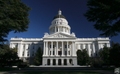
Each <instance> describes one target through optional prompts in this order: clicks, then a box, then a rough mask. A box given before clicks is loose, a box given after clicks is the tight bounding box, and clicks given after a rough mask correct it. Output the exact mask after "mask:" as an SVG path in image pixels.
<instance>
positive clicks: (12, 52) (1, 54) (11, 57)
mask: <svg viewBox="0 0 120 74" xmlns="http://www.w3.org/2000/svg"><path fill="white" fill-rule="evenodd" d="M18 62H19V58H18V55H17V48H9V45H6V44H4V45H3V46H2V47H0V66H11V65H15V64H17V63H18Z"/></svg>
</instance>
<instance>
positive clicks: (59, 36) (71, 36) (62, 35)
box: [44, 33, 76, 38]
mask: <svg viewBox="0 0 120 74" xmlns="http://www.w3.org/2000/svg"><path fill="white" fill-rule="evenodd" d="M44 38H76V37H75V36H73V35H68V34H64V33H54V34H51V35H45V36H44Z"/></svg>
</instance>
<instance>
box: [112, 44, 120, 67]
mask: <svg viewBox="0 0 120 74" xmlns="http://www.w3.org/2000/svg"><path fill="white" fill-rule="evenodd" d="M110 63H111V65H115V66H120V44H119V43H112V44H111V49H110Z"/></svg>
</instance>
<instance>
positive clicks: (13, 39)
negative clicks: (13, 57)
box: [10, 38, 43, 40]
mask: <svg viewBox="0 0 120 74" xmlns="http://www.w3.org/2000/svg"><path fill="white" fill-rule="evenodd" d="M10 40H43V39H42V38H11V39H10Z"/></svg>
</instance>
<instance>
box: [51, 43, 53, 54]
mask: <svg viewBox="0 0 120 74" xmlns="http://www.w3.org/2000/svg"><path fill="white" fill-rule="evenodd" d="M51 55H52V56H53V42H51Z"/></svg>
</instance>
